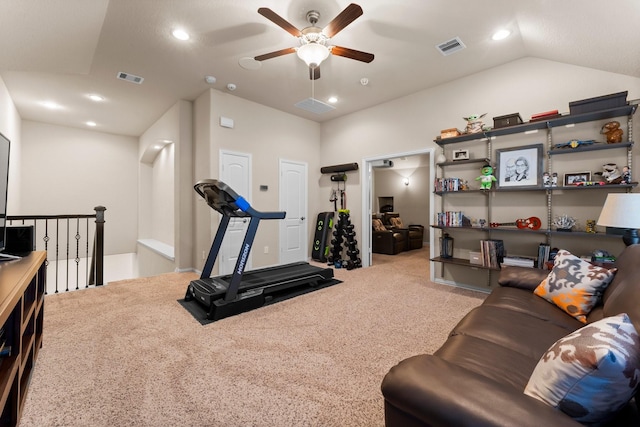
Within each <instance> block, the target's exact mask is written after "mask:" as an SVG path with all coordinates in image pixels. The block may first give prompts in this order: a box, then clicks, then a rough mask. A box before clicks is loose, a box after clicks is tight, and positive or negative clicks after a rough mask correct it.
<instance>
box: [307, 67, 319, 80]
mask: <svg viewBox="0 0 640 427" xmlns="http://www.w3.org/2000/svg"><path fill="white" fill-rule="evenodd" d="M319 78H320V67H315V68H311V67H309V79H310V80H318V79H319Z"/></svg>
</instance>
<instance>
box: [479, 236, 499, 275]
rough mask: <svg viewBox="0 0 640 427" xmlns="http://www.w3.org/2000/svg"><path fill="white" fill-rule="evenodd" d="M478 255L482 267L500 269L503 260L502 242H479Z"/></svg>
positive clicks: (494, 240) (493, 240) (491, 240)
mask: <svg viewBox="0 0 640 427" xmlns="http://www.w3.org/2000/svg"><path fill="white" fill-rule="evenodd" d="M480 254H481V255H482V265H483V266H484V267H489V268H500V264H502V262H503V260H504V242H503V241H502V240H496V239H490V240H480Z"/></svg>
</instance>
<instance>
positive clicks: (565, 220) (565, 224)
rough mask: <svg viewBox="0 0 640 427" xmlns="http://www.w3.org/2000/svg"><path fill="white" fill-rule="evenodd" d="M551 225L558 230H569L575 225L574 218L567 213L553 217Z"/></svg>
mask: <svg viewBox="0 0 640 427" xmlns="http://www.w3.org/2000/svg"><path fill="white" fill-rule="evenodd" d="M553 225H555V226H556V227H557V228H558V231H571V228H572V227H573V226H574V225H576V220H575V218H573V217H570V216H569V215H561V216H557V217H555V218H554V219H553Z"/></svg>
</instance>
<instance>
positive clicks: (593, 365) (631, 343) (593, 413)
mask: <svg viewBox="0 0 640 427" xmlns="http://www.w3.org/2000/svg"><path fill="white" fill-rule="evenodd" d="M639 381H640V338H639V337H638V333H637V331H636V330H635V328H634V327H633V324H632V323H631V320H630V319H629V316H627V315H626V314H624V313H623V314H620V315H617V316H613V317H608V318H605V319H602V320H599V321H597V322H594V323H591V324H589V325H587V326H584V327H582V328H581V329H578V330H577V331H575V332H572V333H571V334H569V335H567V336H566V337H564V338H561V339H559V340H558V341H556V342H555V343H554V344H553V345H552V346H551V348H549V350H547V352H546V353H545V354H544V355H543V356H542V358H540V361H539V362H538V365H537V366H536V368H535V369H534V371H533V374H532V375H531V378H530V379H529V383H528V384H527V386H526V388H525V390H524V393H525V394H527V395H529V396H531V397H534V398H536V399H538V400H541V401H542V402H545V403H546V404H548V405H550V406H552V407H554V408H557V409H559V410H561V411H562V412H564V413H566V414H567V415H569V416H570V417H572V418H574V419H575V420H576V421H579V422H581V423H583V424H587V425H595V424H598V423H601V422H603V421H606V420H607V419H609V418H610V417H612V416H613V415H615V413H616V412H617V411H618V410H620V409H621V408H622V407H623V406H624V405H625V404H626V403H627V402H629V400H631V398H632V397H633V395H634V393H635V392H636V390H637V389H638V382H639Z"/></svg>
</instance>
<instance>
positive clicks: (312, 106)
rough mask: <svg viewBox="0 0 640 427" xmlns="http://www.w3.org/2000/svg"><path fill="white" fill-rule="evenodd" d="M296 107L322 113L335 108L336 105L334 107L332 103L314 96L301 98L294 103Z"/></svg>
mask: <svg viewBox="0 0 640 427" xmlns="http://www.w3.org/2000/svg"><path fill="white" fill-rule="evenodd" d="M296 107H298V108H302V109H303V110H307V111H310V112H312V113H316V114H322V113H326V112H327V111H331V110H335V109H336V107H334V106H333V105H329V104H325V103H324V102H322V101H319V100H317V99H315V98H307V99H303V100H302V101H300V102H298V103H297V104H296Z"/></svg>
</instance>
